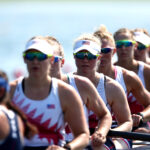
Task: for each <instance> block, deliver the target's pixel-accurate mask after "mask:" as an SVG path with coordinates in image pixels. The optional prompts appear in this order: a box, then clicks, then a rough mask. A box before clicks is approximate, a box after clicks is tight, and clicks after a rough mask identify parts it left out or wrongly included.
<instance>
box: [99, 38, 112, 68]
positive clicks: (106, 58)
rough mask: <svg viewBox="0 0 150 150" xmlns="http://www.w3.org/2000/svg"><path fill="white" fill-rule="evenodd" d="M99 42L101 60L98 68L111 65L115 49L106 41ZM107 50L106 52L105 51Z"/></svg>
mask: <svg viewBox="0 0 150 150" xmlns="http://www.w3.org/2000/svg"><path fill="white" fill-rule="evenodd" d="M101 41H102V53H101V58H100V60H99V65H100V67H105V66H106V65H108V64H111V61H112V56H113V52H114V49H115V47H114V45H113V43H112V42H111V41H110V40H108V39H102V40H101ZM107 48H108V51H106V50H107ZM103 50H104V52H103Z"/></svg>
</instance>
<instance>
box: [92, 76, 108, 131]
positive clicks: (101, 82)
mask: <svg viewBox="0 0 150 150" xmlns="http://www.w3.org/2000/svg"><path fill="white" fill-rule="evenodd" d="M97 91H98V93H99V95H100V96H101V98H102V99H103V101H104V103H105V104H106V106H107V108H108V109H109V111H110V112H111V107H110V105H109V104H108V102H107V98H106V94H105V76H104V75H103V74H102V73H100V80H99V83H98V86H97ZM98 121H99V119H98V118H97V116H96V115H95V114H94V113H93V112H92V111H89V126H90V128H92V129H95V127H96V126H97V124H98Z"/></svg>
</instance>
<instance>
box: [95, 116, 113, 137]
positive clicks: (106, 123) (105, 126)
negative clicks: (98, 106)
mask: <svg viewBox="0 0 150 150" xmlns="http://www.w3.org/2000/svg"><path fill="white" fill-rule="evenodd" d="M111 124H112V117H111V115H109V114H106V115H105V116H104V117H103V118H102V119H100V121H99V123H98V127H97V131H98V132H99V133H101V134H102V135H103V136H107V133H108V131H109V130H110V128H111Z"/></svg>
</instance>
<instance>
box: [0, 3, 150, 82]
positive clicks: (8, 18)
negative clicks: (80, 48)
mask: <svg viewBox="0 0 150 150" xmlns="http://www.w3.org/2000/svg"><path fill="white" fill-rule="evenodd" d="M100 24H105V25H106V26H107V28H108V30H109V31H110V32H112V33H114V32H115V31H116V30H118V29H119V28H121V27H127V28H131V29H133V28H137V27H142V28H146V29H147V30H148V31H150V2H145V3H144V2H143V3H142V2H139V3H133V2H132V3H131V2H120V3H118V2H113V3H111V2H97V3H91V2H82V3H66V2H65V3H50V2H38V3H33V2H32V3H31V2H24V3H0V52H1V53H0V68H1V69H3V70H5V71H6V72H7V73H8V75H9V78H10V80H12V79H13V72H14V70H16V69H22V70H25V69H26V68H25V65H24V63H23V60H22V51H23V50H24V45H25V43H26V41H27V40H28V39H29V38H31V37H32V36H35V35H52V36H55V37H56V38H57V39H58V40H59V41H60V42H61V44H62V45H63V47H64V50H65V58H66V65H65V67H64V70H65V68H66V67H67V66H69V67H71V70H74V69H75V65H74V60H73V57H72V44H73V40H74V39H75V38H76V37H77V36H79V35H80V34H81V33H85V32H93V31H94V30H95V29H96V28H97V27H98V26H99V25H100ZM114 60H116V57H114Z"/></svg>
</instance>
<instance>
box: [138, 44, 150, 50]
mask: <svg viewBox="0 0 150 150" xmlns="http://www.w3.org/2000/svg"><path fill="white" fill-rule="evenodd" d="M147 47H148V46H146V45H144V44H141V43H138V46H137V49H138V50H144V49H146V48H147Z"/></svg>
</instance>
